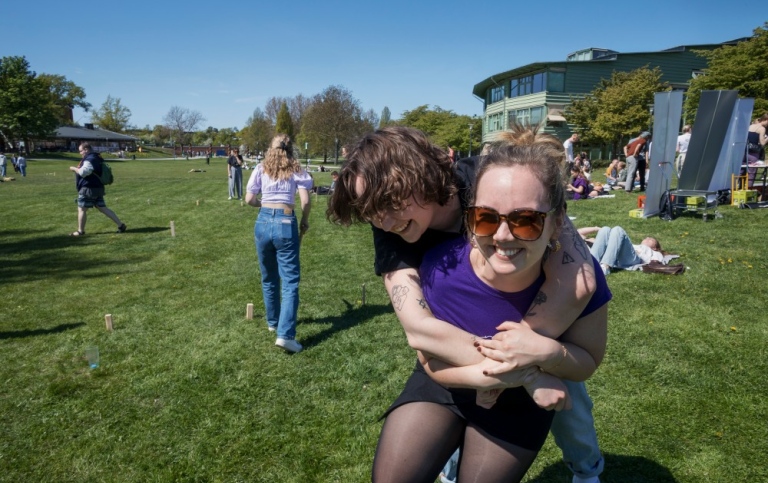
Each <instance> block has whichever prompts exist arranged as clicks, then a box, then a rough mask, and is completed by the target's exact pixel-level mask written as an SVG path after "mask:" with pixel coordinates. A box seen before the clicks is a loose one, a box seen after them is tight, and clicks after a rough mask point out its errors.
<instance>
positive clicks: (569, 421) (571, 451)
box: [549, 379, 605, 478]
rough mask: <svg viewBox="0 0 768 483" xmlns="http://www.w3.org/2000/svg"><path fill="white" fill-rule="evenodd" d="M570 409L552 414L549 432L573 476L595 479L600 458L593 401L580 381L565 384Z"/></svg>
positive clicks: (599, 466)
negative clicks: (553, 416)
mask: <svg viewBox="0 0 768 483" xmlns="http://www.w3.org/2000/svg"><path fill="white" fill-rule="evenodd" d="M563 382H564V383H565V387H567V388H568V393H569V394H570V396H571V403H572V404H573V406H572V408H571V409H570V410H569V411H560V412H557V413H555V418H554V419H553V420H552V427H551V428H550V429H549V430H550V432H551V433H552V436H554V437H555V444H557V446H558V447H559V448H560V450H561V451H562V452H563V461H564V462H565V464H566V465H568V468H569V469H570V470H571V471H572V472H573V474H574V475H576V476H579V477H581V478H590V477H592V476H598V475H599V474H600V473H602V472H603V466H604V464H605V462H604V461H603V455H602V454H601V453H600V446H599V445H598V443H597V431H596V430H595V420H594V418H593V417H592V399H590V398H589V394H587V386H586V385H585V384H584V383H583V382H573V381H566V380H565V379H563Z"/></svg>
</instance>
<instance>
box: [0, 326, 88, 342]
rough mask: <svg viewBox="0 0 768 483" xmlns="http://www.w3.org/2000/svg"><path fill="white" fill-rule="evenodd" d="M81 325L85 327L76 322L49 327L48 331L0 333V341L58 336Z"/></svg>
mask: <svg viewBox="0 0 768 483" xmlns="http://www.w3.org/2000/svg"><path fill="white" fill-rule="evenodd" d="M83 325H85V322H77V323H72V324H59V325H57V326H56V327H51V328H50V329H34V330H15V331H8V332H0V340H3V339H21V338H24V337H34V336H36V335H49V334H58V333H59V332H64V331H67V330H72V329H76V328H78V327H81V326H83Z"/></svg>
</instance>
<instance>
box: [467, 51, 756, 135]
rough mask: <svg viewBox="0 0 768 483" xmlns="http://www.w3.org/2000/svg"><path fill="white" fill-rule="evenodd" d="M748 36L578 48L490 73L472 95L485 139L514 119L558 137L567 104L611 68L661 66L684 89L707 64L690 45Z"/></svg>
mask: <svg viewBox="0 0 768 483" xmlns="http://www.w3.org/2000/svg"><path fill="white" fill-rule="evenodd" d="M743 40H747V39H737V40H732V41H728V42H723V43H721V44H703V45H683V46H680V47H674V48H671V49H667V50H661V51H658V52H634V53H621V52H616V51H613V50H608V49H598V48H590V49H585V50H579V51H577V52H574V53H572V54H570V55H568V56H567V58H566V60H564V61H561V62H535V63H533V64H528V65H524V66H522V67H516V68H514V69H512V70H508V71H506V72H502V73H500V74H494V75H492V76H491V77H488V78H487V79H485V80H483V81H481V82H480V83H478V84H476V85H475V87H474V89H473V91H472V92H473V94H474V95H475V96H477V97H479V98H481V99H483V100H484V108H483V141H492V140H493V139H494V138H495V137H496V134H497V133H498V132H500V131H503V130H505V129H507V128H508V127H509V126H510V125H511V123H512V122H515V121H517V122H518V123H524V124H530V125H537V124H542V126H543V129H542V131H543V132H547V133H551V134H554V135H556V136H557V137H559V138H561V139H566V138H567V137H569V136H570V135H571V126H569V125H568V120H567V119H566V118H565V113H564V111H565V107H566V106H567V105H568V104H570V102H571V99H579V98H583V97H585V96H586V95H587V94H589V93H590V92H592V91H593V90H594V89H595V88H596V87H597V85H598V84H599V82H600V80H601V79H609V78H610V77H611V74H612V73H613V72H615V71H616V72H629V71H632V70H635V69H639V68H641V67H646V66H647V67H649V68H654V67H657V66H658V67H659V68H660V70H661V72H662V78H661V80H662V82H668V83H669V84H670V85H671V86H672V88H673V89H675V90H687V89H688V85H689V82H690V80H691V79H692V78H694V77H696V76H697V75H699V74H701V73H702V71H703V70H704V69H705V68H706V67H707V60H706V59H705V58H704V57H702V56H699V55H697V54H696V53H695V52H694V50H713V49H716V48H718V47H721V46H723V45H735V44H736V43H738V42H741V41H743Z"/></svg>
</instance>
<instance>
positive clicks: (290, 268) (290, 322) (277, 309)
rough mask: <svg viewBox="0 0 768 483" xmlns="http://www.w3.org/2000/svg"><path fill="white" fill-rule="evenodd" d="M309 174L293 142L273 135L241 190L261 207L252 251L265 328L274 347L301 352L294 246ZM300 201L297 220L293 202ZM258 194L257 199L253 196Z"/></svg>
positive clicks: (305, 221)
mask: <svg viewBox="0 0 768 483" xmlns="http://www.w3.org/2000/svg"><path fill="white" fill-rule="evenodd" d="M311 189H312V178H311V177H310V176H309V174H307V172H306V171H304V170H303V169H301V165H300V164H299V161H298V160H296V158H294V157H293V143H292V142H291V139H290V138H289V137H288V136H287V135H286V134H278V135H277V136H275V137H274V138H273V139H272V143H271V144H270V148H269V150H268V151H267V157H266V158H265V159H264V162H263V163H261V164H258V165H257V166H256V168H254V170H253V173H251V177H250V179H249V180H248V185H247V186H246V188H245V202H246V203H248V204H249V205H251V206H256V207H259V206H260V207H261V209H260V210H259V216H258V217H257V218H256V226H255V227H254V232H253V233H254V240H255V242H256V253H257V254H258V257H259V267H261V290H262V293H263V296H264V311H265V312H266V317H267V328H268V329H269V330H270V331H271V332H277V340H276V341H275V345H276V346H278V347H280V348H282V349H284V350H285V351H287V352H294V353H295V352H300V351H301V349H302V348H303V347H302V345H301V344H300V343H298V342H297V341H296V322H297V318H296V315H297V312H298V309H299V280H300V278H301V267H300V265H299V245H300V243H301V237H302V236H304V234H305V233H306V232H307V230H308V229H309V210H310V199H309V191H310V190H311ZM297 190H298V192H299V199H300V200H301V223H297V220H296V212H295V211H294V206H295V203H296V201H295V200H296V191H297ZM259 193H261V200H259V199H258V198H257V197H256V196H257V195H258V194H259Z"/></svg>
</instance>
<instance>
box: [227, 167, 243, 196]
mask: <svg viewBox="0 0 768 483" xmlns="http://www.w3.org/2000/svg"><path fill="white" fill-rule="evenodd" d="M230 173H231V174H232V176H231V177H230V178H229V197H230V198H234V197H235V194H237V199H238V200H239V199H240V198H242V197H243V170H242V168H230Z"/></svg>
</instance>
